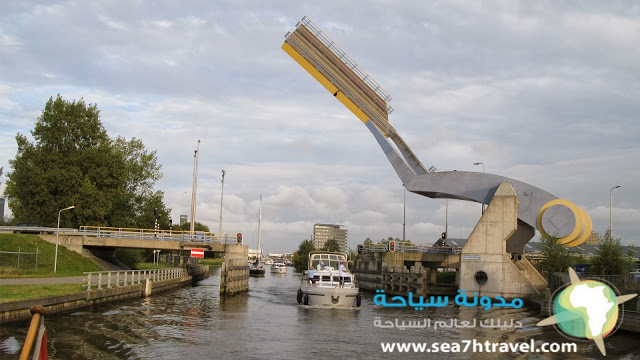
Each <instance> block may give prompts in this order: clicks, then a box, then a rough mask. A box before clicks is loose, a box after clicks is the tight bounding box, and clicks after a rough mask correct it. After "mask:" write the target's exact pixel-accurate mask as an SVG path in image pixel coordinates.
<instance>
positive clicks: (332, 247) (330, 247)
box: [320, 239, 340, 252]
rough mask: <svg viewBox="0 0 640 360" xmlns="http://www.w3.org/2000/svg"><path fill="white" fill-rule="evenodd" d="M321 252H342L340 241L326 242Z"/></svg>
mask: <svg viewBox="0 0 640 360" xmlns="http://www.w3.org/2000/svg"><path fill="white" fill-rule="evenodd" d="M320 250H322V251H333V252H340V244H338V241H337V240H336V239H329V240H327V241H325V242H324V245H323V246H322V248H321V249H320Z"/></svg>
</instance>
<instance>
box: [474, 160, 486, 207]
mask: <svg viewBox="0 0 640 360" xmlns="http://www.w3.org/2000/svg"><path fill="white" fill-rule="evenodd" d="M473 165H482V173H483V174H484V163H483V162H474V163H473ZM482 213H483V214H484V201H483V202H482Z"/></svg>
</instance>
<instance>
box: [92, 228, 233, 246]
mask: <svg viewBox="0 0 640 360" xmlns="http://www.w3.org/2000/svg"><path fill="white" fill-rule="evenodd" d="M80 232H81V233H82V234H83V235H85V236H91V237H98V238H122V239H140V240H165V241H189V242H204V243H216V244H237V233H210V232H199V231H196V232H193V233H192V232H189V231H173V230H153V229H129V228H113V227H101V226H81V227H80Z"/></svg>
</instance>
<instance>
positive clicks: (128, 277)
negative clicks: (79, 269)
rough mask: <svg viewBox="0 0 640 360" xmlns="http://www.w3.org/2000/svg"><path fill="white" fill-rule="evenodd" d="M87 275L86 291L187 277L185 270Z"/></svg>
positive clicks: (88, 273) (95, 273)
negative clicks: (147, 280)
mask: <svg viewBox="0 0 640 360" xmlns="http://www.w3.org/2000/svg"><path fill="white" fill-rule="evenodd" d="M84 274H85V275H87V290H92V288H95V289H102V288H103V287H105V288H107V289H109V288H113V287H121V286H131V285H138V284H144V282H145V280H146V279H150V280H151V281H162V280H171V279H175V278H179V277H183V276H187V275H188V274H187V269H185V268H171V269H158V270H123V271H92V272H85V273H84Z"/></svg>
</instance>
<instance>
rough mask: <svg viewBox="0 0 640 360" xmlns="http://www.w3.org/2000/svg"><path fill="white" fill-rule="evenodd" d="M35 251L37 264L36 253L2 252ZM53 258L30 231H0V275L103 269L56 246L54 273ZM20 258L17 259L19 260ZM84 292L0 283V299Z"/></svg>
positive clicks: (144, 266) (209, 261)
mask: <svg viewBox="0 0 640 360" xmlns="http://www.w3.org/2000/svg"><path fill="white" fill-rule="evenodd" d="M18 251H20V252H22V253H36V252H37V253H38V256H37V264H36V255H35V254H21V255H20V258H19V260H18V255H17V254H6V253H2V252H18ZM54 258H55V244H51V243H49V242H46V241H44V240H42V239H40V238H39V237H38V236H37V235H31V234H0V278H22V277H38V278H47V277H63V276H82V275H84V272H89V271H102V268H100V266H98V265H97V264H95V263H94V262H93V261H91V260H89V259H87V258H85V257H83V256H82V255H80V254H78V253H76V252H74V251H70V250H68V249H67V248H65V247H64V246H58V263H57V272H56V273H55V274H54V273H53V263H54ZM18 261H19V262H18ZM223 262H224V259H220V258H217V259H213V258H206V259H200V262H199V263H200V264H201V265H210V266H220V265H221V264H222V263H223ZM135 268H136V269H138V270H150V269H156V268H158V269H164V268H167V266H165V265H164V261H161V262H160V263H159V264H158V265H157V267H156V265H155V264H153V263H150V262H139V263H136V266H135ZM81 291H84V288H83V287H82V284H56V285H3V286H0V302H8V301H18V300H26V299H39V298H46V297H52V296H59V295H66V294H71V293H75V292H81Z"/></svg>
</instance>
